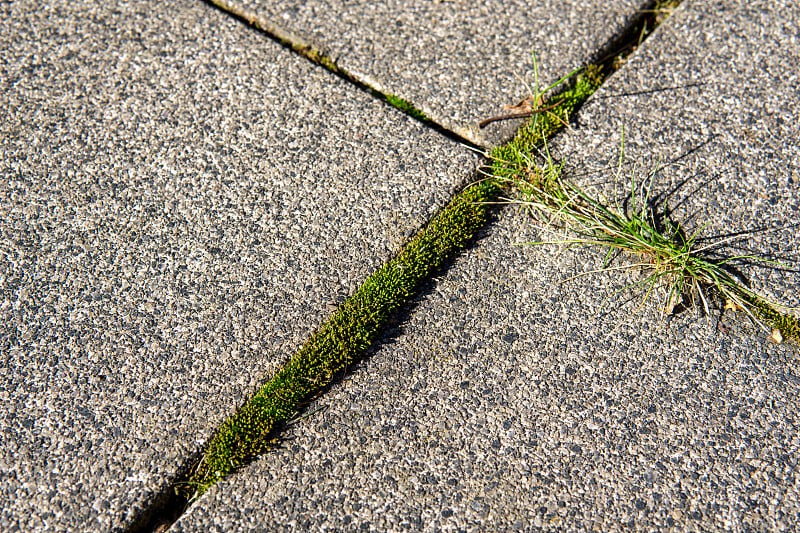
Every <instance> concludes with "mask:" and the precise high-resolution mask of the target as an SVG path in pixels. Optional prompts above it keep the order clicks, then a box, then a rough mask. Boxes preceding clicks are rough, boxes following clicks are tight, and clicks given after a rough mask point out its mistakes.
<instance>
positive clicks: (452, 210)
mask: <svg viewBox="0 0 800 533" xmlns="http://www.w3.org/2000/svg"><path fill="white" fill-rule="evenodd" d="M307 57H308V56H307ZM601 81H602V80H601V78H600V75H599V71H597V70H596V69H594V68H589V69H587V70H586V71H585V73H584V74H583V75H582V76H580V77H579V78H578V80H577V82H576V83H575V84H574V86H573V87H571V88H570V89H568V90H567V91H564V92H562V93H561V94H559V95H558V96H556V97H554V98H553V99H551V101H560V103H559V105H558V106H556V107H555V108H553V110H552V112H551V114H548V115H547V116H545V115H540V116H538V117H534V119H533V120H531V121H530V122H529V123H528V124H527V125H526V126H524V127H523V128H522V129H521V130H520V131H519V133H518V134H517V136H516V137H515V138H514V140H513V141H512V143H516V144H515V146H516V147H517V150H519V148H521V147H524V149H525V150H526V151H527V152H528V153H530V152H531V151H533V150H534V147H535V146H538V145H541V143H542V142H543V141H544V140H545V139H546V138H547V137H549V136H551V135H553V134H554V133H556V132H557V131H559V130H560V129H561V128H562V127H563V126H564V123H565V122H566V121H567V120H569V118H570V115H571V114H572V113H573V112H574V111H575V110H576V109H577V107H578V106H579V105H580V104H581V103H582V102H584V101H585V100H586V98H588V97H589V95H591V94H592V92H594V90H595V89H596V88H597V87H598V86H599V84H600V82H601ZM386 99H387V100H388V101H389V102H390V103H391V104H392V105H394V106H396V107H398V108H400V109H403V110H404V111H406V112H407V113H409V114H412V116H415V118H418V119H420V120H425V116H424V114H422V113H421V112H420V111H418V110H416V109H415V108H414V107H413V106H412V105H411V104H409V103H408V102H406V101H405V100H403V99H401V98H397V97H393V96H392V97H389V96H387V97H386ZM417 115H418V116H417ZM507 153H511V152H506V151H505V149H504V147H500V148H497V149H495V151H494V154H495V155H504V154H507ZM497 164H498V163H497V162H496V161H495V166H496V167H497ZM495 170H496V171H498V170H502V169H498V168H495ZM498 176H499V177H500V178H502V177H503V176H502V172H498ZM501 183H503V180H502V179H488V180H483V181H480V182H478V183H476V184H474V185H472V186H470V187H468V188H466V189H465V190H464V191H463V192H462V193H461V194H459V195H457V196H456V197H455V198H453V200H452V201H451V202H450V203H449V204H448V205H447V206H445V207H444V208H443V209H442V210H440V211H439V212H438V213H437V214H436V215H435V216H434V217H433V219H432V220H431V221H430V222H429V223H428V224H427V225H426V227H425V228H424V229H423V230H422V231H420V232H419V233H418V234H417V235H416V236H415V237H414V238H413V239H412V240H411V241H410V242H409V243H408V244H407V245H406V246H405V248H404V249H403V250H402V251H401V252H400V253H399V254H398V255H397V257H395V258H394V259H392V260H391V261H389V262H388V263H386V264H385V265H383V266H382V267H381V268H380V269H379V270H378V271H377V272H375V273H374V274H372V275H371V276H370V277H369V278H367V280H366V281H365V282H364V284H363V285H362V286H361V287H360V288H359V289H358V291H357V292H356V293H355V294H354V295H353V296H351V297H350V298H349V299H348V300H347V301H346V302H344V303H343V304H342V305H341V306H340V307H339V309H338V310H337V312H336V313H335V314H334V315H333V317H331V318H330V319H329V320H328V321H327V322H326V323H325V324H324V325H323V326H322V327H321V328H320V329H319V330H318V331H317V332H316V333H314V335H312V337H311V338H310V339H309V340H308V341H307V342H306V344H305V345H304V346H303V347H302V348H301V349H300V350H299V351H298V352H297V353H296V354H295V355H294V356H293V357H292V358H291V359H290V360H289V361H288V362H287V363H286V365H285V366H284V367H283V368H282V369H281V370H280V371H278V373H277V374H275V376H274V377H273V378H272V379H271V380H270V381H268V382H267V383H266V384H265V385H264V386H263V387H261V389H260V390H259V391H258V392H257V393H256V394H255V396H254V397H253V398H252V399H251V400H250V401H249V402H247V403H246V404H245V405H244V406H243V407H242V408H241V409H239V410H238V412H237V413H236V414H234V415H233V416H232V417H230V418H229V419H228V420H226V421H225V423H223V425H222V427H220V429H219V431H217V433H216V435H215V436H214V438H213V439H212V440H211V442H210V443H209V444H208V446H207V448H206V450H205V453H204V455H203V458H202V460H201V462H200V464H199V465H198V466H197V468H196V469H195V471H194V474H193V475H192V477H191V479H189V480H188V481H186V482H183V483H178V484H177V486H178V491H179V492H180V493H181V494H182V495H183V496H185V497H187V498H192V497H196V496H199V495H201V494H202V493H203V492H205V491H206V490H207V489H208V488H209V487H211V486H212V485H214V484H215V483H216V482H217V481H219V480H220V479H222V478H223V477H225V476H226V475H228V474H229V473H230V472H232V471H233V470H235V469H236V468H239V467H240V466H242V465H243V464H245V463H246V462H247V461H248V460H249V459H251V458H252V457H255V456H256V455H258V454H259V453H261V452H262V451H264V449H265V448H266V447H267V446H269V435H270V433H271V432H272V431H273V430H275V428H276V427H277V425H278V424H280V423H281V422H283V421H285V420H287V419H289V418H290V417H291V416H293V415H294V414H295V413H296V411H297V408H298V406H299V405H300V403H301V402H302V401H304V400H306V399H307V398H309V397H310V396H312V395H313V394H314V393H316V392H318V391H319V390H320V389H321V388H323V387H324V386H326V385H328V384H329V383H330V382H331V381H332V380H333V378H334V376H335V375H337V374H339V373H341V372H343V371H344V370H345V369H346V368H347V366H348V365H350V364H352V363H353V362H355V361H356V360H357V359H358V357H360V356H361V355H362V354H363V353H364V352H365V351H366V350H367V348H369V346H370V345H372V344H373V343H374V342H375V341H376V340H377V339H378V337H379V336H380V334H381V331H382V329H383V327H384V325H385V324H386V322H387V321H388V320H389V318H390V317H391V315H392V314H393V313H395V312H396V311H398V309H400V307H401V306H403V305H405V304H406V303H407V302H408V301H409V300H410V299H411V298H412V297H413V296H414V294H415V293H416V291H417V289H418V287H419V286H420V284H421V283H422V282H423V281H425V280H426V279H428V278H429V277H430V276H431V275H432V274H433V273H434V272H435V271H436V270H437V269H439V268H441V267H442V265H443V264H444V262H445V261H447V260H448V259H449V258H451V257H453V256H454V255H455V253H456V252H457V251H458V250H459V249H460V248H461V247H462V246H464V244H465V243H466V242H467V241H468V240H469V239H471V238H472V237H473V236H474V235H475V233H476V232H477V231H478V229H480V228H481V227H483V226H484V225H485V223H486V214H487V209H488V205H487V204H488V203H491V202H493V201H494V200H495V199H496V197H497V195H498V193H499V192H500V190H501V188H502V185H501Z"/></svg>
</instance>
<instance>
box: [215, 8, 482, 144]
mask: <svg viewBox="0 0 800 533" xmlns="http://www.w3.org/2000/svg"><path fill="white" fill-rule="evenodd" d="M203 1H204V2H206V3H207V4H209V5H210V6H212V7H214V8H216V9H219V10H220V11H222V12H223V13H225V14H227V15H230V16H232V17H234V18H236V19H238V20H240V21H242V22H244V23H245V24H247V25H249V26H252V27H253V28H255V29H257V30H259V31H261V32H263V33H264V34H266V35H267V36H269V37H270V38H271V39H273V40H275V41H276V42H277V43H279V44H281V45H282V46H285V47H286V48H289V49H290V50H292V51H293V52H295V53H297V54H299V55H301V56H303V57H305V58H306V59H308V60H309V61H311V62H312V63H314V64H317V65H319V66H321V67H323V68H325V69H327V70H329V71H330V72H332V73H334V74H336V75H337V76H339V77H340V78H342V79H343V80H345V81H347V82H348V83H351V84H352V85H354V86H355V87H357V88H358V89H361V90H362V91H365V92H367V93H369V94H370V95H371V96H373V97H374V98H377V99H379V100H382V101H384V102H386V103H387V104H389V105H391V106H392V107H394V108H396V109H398V110H400V111H402V112H403V113H405V114H406V115H408V116H410V117H412V118H414V119H415V120H418V121H419V122H422V123H423V124H425V125H426V126H428V127H429V128H431V129H433V130H434V131H436V132H437V133H439V134H441V135H444V136H445V137H447V138H449V139H452V140H455V141H457V142H459V143H461V144H464V145H466V146H469V147H471V148H474V149H475V148H478V146H477V145H476V144H475V143H474V142H472V141H470V140H469V139H466V138H464V137H462V136H461V135H459V134H457V133H455V132H454V131H452V130H449V129H447V128H445V127H444V126H442V125H441V124H439V123H437V122H435V121H433V120H431V119H430V118H428V117H427V116H426V115H425V113H424V112H423V111H422V110H421V109H419V108H417V107H416V106H415V105H414V104H412V103H411V102H409V101H407V100H405V99H403V98H400V97H399V96H395V95H393V94H390V93H385V92H381V91H379V90H377V89H375V88H374V87H372V86H370V85H369V84H368V83H366V82H364V81H362V80H360V79H359V78H358V77H356V76H354V75H352V74H351V73H349V72H348V71H347V70H345V69H343V68H342V67H340V66H339V65H337V64H336V61H334V60H333V59H332V58H331V57H329V56H328V55H326V54H325V53H324V52H323V51H321V50H320V49H319V48H318V47H316V46H314V45H313V44H311V43H310V42H308V41H306V40H305V39H303V38H302V37H300V36H299V35H297V34H296V33H294V32H292V31H289V30H286V29H284V28H281V27H280V26H277V25H275V24H273V23H272V22H270V21H269V20H268V19H266V18H264V17H262V16H260V15H258V14H257V13H255V12H253V11H250V10H248V9H246V8H244V7H242V6H239V5H236V4H232V3H230V2H228V1H227V0H203Z"/></svg>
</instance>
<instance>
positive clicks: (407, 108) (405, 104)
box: [378, 93, 430, 122]
mask: <svg viewBox="0 0 800 533" xmlns="http://www.w3.org/2000/svg"><path fill="white" fill-rule="evenodd" d="M378 94H381V93H378ZM383 97H384V98H385V99H386V101H387V102H389V103H390V104H391V105H393V106H394V107H396V108H397V109H399V110H400V111H403V112H404V113H406V114H407V115H410V116H412V117H414V118H415V119H417V120H419V121H420V122H430V119H429V118H428V117H427V116H426V115H425V113H423V112H422V111H421V110H420V109H417V108H416V107H414V104H412V103H411V102H409V101H408V100H404V99H403V98H400V97H399V96H395V95H393V94H388V93H387V94H384V95H383Z"/></svg>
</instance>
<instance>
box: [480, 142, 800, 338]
mask: <svg viewBox="0 0 800 533" xmlns="http://www.w3.org/2000/svg"><path fill="white" fill-rule="evenodd" d="M537 156H538V157H536V156H532V155H531V154H530V153H522V152H520V151H516V152H515V153H514V154H513V157H511V158H508V159H503V160H500V159H498V160H496V161H495V163H496V166H497V167H498V168H499V169H500V170H501V172H502V175H501V178H502V179H503V180H505V181H506V182H507V183H509V184H511V185H513V188H514V189H515V190H516V191H517V198H515V199H513V200H509V199H506V200H507V201H514V202H517V203H521V204H523V205H524V206H526V207H527V208H528V209H530V210H531V211H532V212H533V213H534V214H535V215H536V216H537V218H539V219H540V220H541V221H543V222H546V224H547V227H552V226H553V225H558V226H561V225H564V226H566V227H567V228H568V229H569V231H570V233H571V234H572V235H573V237H572V238H569V239H561V240H558V241H552V242H556V243H562V244H569V245H581V246H599V247H601V248H607V249H608V253H607V254H606V258H605V261H604V263H603V269H601V270H605V269H609V268H610V267H609V263H610V258H611V256H612V253H613V252H615V251H622V252H628V253H632V254H635V255H637V256H639V257H643V258H645V261H644V262H643V263H636V264H634V265H629V266H633V267H637V266H645V267H648V268H649V269H650V270H651V272H652V273H651V274H650V275H648V276H647V277H646V278H644V279H642V280H640V281H639V282H637V283H635V284H633V285H630V286H628V287H625V289H629V288H632V287H636V286H642V287H644V288H646V291H645V297H644V299H643V301H642V304H644V302H645V301H646V300H647V299H648V297H649V296H651V295H652V294H653V291H654V290H655V289H656V287H657V286H658V285H659V284H661V283H663V284H665V286H666V291H665V292H666V297H665V299H664V302H663V312H664V313H665V314H667V313H672V312H673V310H674V309H675V308H676V307H677V306H678V305H679V304H683V303H684V302H689V303H690V305H691V306H692V307H702V308H703V309H704V310H705V312H706V314H709V313H710V309H709V306H710V303H709V302H710V301H712V300H716V301H724V302H725V309H733V310H738V311H743V312H744V313H745V314H746V315H747V316H748V317H749V318H750V319H751V320H752V321H753V322H754V323H756V324H759V325H761V326H763V327H765V328H766V329H767V331H768V332H770V331H771V332H772V336H771V339H773V340H774V341H775V342H782V341H783V340H784V339H793V340H795V341H800V320H798V319H797V318H795V317H793V316H791V315H789V314H786V313H783V312H782V311H788V310H789V308H787V307H785V306H780V305H777V304H775V303H773V302H770V301H768V300H766V299H765V298H763V297H762V296H760V295H758V294H757V293H755V292H753V291H752V290H750V289H748V288H747V287H746V286H744V285H743V284H742V283H741V282H740V281H739V280H738V279H737V278H736V277H734V275H732V274H731V270H730V269H729V268H727V267H728V265H729V264H730V263H731V262H732V261H736V260H750V261H756V262H761V263H766V264H771V265H777V266H780V267H784V265H780V264H777V263H774V262H772V261H768V260H765V259H761V258H758V257H755V256H752V255H744V256H735V257H727V258H724V259H719V258H717V257H716V255H715V254H712V253H711V251H712V250H717V249H719V247H721V246H722V245H723V244H726V243H727V242H730V241H731V240H732V239H726V240H723V241H719V242H715V243H712V244H710V245H705V246H700V245H699V244H698V234H699V232H700V231H701V230H702V229H703V228H702V227H701V228H700V229H698V230H697V231H695V232H693V233H691V234H690V233H687V232H686V231H685V229H684V228H683V227H682V226H681V225H680V224H679V223H674V222H672V221H670V220H665V218H666V217H663V216H658V215H657V213H655V212H654V209H653V205H652V202H651V199H650V192H651V188H652V180H653V177H654V175H655V173H653V174H652V175H651V176H650V183H649V184H648V185H647V186H646V187H642V186H641V184H638V183H636V181H635V180H634V179H632V180H631V185H630V193H629V195H628V198H627V202H626V205H627V207H625V208H621V207H620V206H619V205H618V204H615V205H613V206H611V205H607V204H606V203H604V202H601V201H600V200H598V199H596V198H595V197H593V196H592V195H590V194H589V193H587V192H586V191H585V190H583V189H581V188H579V187H577V186H576V185H574V184H572V183H570V182H568V181H566V180H565V179H564V178H563V176H562V172H561V171H562V166H561V165H557V164H556V163H555V162H554V161H553V159H552V157H551V156H550V152H549V150H548V149H547V144H546V143H545V145H544V152H543V153H539V154H537ZM623 157H624V142H623V146H622V149H621V150H620V162H619V164H620V166H619V168H620V170H621V168H622V161H623ZM537 160H538V161H543V162H542V163H537ZM617 178H619V173H618V174H617ZM640 190H644V192H642V193H641V194H638V195H637V191H640ZM737 238H739V237H737ZM538 244H541V243H538ZM623 290H624V289H623Z"/></svg>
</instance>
